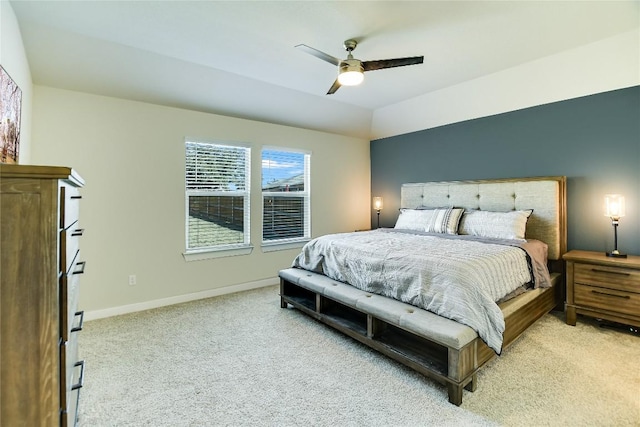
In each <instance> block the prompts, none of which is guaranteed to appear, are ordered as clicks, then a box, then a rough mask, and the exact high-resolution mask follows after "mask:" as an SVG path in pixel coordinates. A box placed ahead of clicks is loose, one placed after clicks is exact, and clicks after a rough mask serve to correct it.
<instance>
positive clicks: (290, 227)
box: [262, 148, 311, 243]
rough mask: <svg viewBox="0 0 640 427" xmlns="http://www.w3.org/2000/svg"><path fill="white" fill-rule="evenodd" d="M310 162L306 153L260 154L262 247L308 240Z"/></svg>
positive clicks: (276, 151)
mask: <svg viewBox="0 0 640 427" xmlns="http://www.w3.org/2000/svg"><path fill="white" fill-rule="evenodd" d="M310 162H311V155H310V154H309V153H305V152H299V151H290V150H286V149H280V148H266V149H263V150H262V241H263V243H275V242H287V241H292V240H299V239H308V238H309V237H310V235H311V219H310V218H311V215H310V193H309V181H310V173H309V169H310V168H309V166H310Z"/></svg>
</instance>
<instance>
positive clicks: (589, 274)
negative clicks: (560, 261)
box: [573, 263, 640, 293]
mask: <svg viewBox="0 0 640 427" xmlns="http://www.w3.org/2000/svg"><path fill="white" fill-rule="evenodd" d="M573 274H574V279H573V280H574V281H575V283H576V284H578V283H580V284H583V285H594V286H602V287H606V288H611V289H618V290H621V291H629V292H634V293H640V270H636V269H631V268H623V267H610V266H606V265H594V264H581V263H576V264H575V265H574V272H573Z"/></svg>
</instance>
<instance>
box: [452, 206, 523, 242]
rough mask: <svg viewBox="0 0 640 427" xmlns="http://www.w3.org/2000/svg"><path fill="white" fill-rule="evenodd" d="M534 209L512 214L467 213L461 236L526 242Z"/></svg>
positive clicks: (460, 232)
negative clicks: (525, 237)
mask: <svg viewBox="0 0 640 427" xmlns="http://www.w3.org/2000/svg"><path fill="white" fill-rule="evenodd" d="M532 212H533V210H532V209H528V210H522V211H510V212H491V211H467V212H465V213H464V214H463V215H462V219H461V220H460V226H459V227H458V233H459V234H468V235H471V236H479V237H488V238H492V239H511V240H524V236H525V233H526V231H527V220H528V219H529V216H531V213H532Z"/></svg>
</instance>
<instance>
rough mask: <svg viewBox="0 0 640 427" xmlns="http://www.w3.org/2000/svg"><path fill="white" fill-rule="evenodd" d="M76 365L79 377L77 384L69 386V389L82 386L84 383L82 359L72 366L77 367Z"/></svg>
mask: <svg viewBox="0 0 640 427" xmlns="http://www.w3.org/2000/svg"><path fill="white" fill-rule="evenodd" d="M78 366H80V378H79V379H78V383H77V384H74V385H72V386H71V390H77V389H79V388H82V386H83V385H84V360H81V361H79V362H76V363H75V365H73V367H74V368H77V367H78Z"/></svg>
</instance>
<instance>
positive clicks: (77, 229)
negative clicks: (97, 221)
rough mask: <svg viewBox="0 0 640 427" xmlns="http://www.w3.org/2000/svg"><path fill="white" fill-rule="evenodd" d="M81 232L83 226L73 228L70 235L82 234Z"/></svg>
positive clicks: (82, 231)
mask: <svg viewBox="0 0 640 427" xmlns="http://www.w3.org/2000/svg"><path fill="white" fill-rule="evenodd" d="M82 233H84V228H76V229H75V230H73V233H71V235H72V236H82Z"/></svg>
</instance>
